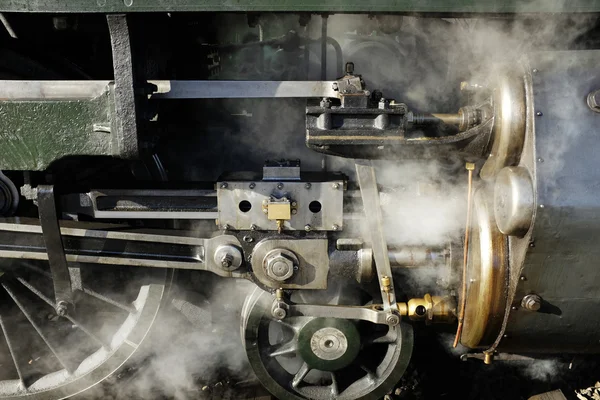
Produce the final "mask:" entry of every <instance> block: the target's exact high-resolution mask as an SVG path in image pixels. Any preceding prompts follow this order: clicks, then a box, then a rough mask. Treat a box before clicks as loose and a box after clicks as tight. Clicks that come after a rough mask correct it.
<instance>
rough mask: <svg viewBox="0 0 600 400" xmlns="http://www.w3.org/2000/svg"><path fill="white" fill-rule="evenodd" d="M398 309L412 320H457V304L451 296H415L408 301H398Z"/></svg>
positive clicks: (435, 321) (427, 322) (426, 321)
mask: <svg viewBox="0 0 600 400" xmlns="http://www.w3.org/2000/svg"><path fill="white" fill-rule="evenodd" d="M398 310H399V311H400V314H401V315H403V316H408V318H409V319H410V320H412V321H425V323H426V324H430V323H452V322H454V321H455V320H456V304H455V303H454V300H452V298H450V297H441V296H431V295H430V294H426V295H425V296H423V298H413V299H410V300H409V301H408V303H398Z"/></svg>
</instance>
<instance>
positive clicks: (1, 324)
mask: <svg viewBox="0 0 600 400" xmlns="http://www.w3.org/2000/svg"><path fill="white" fill-rule="evenodd" d="M0 328H2V333H3V334H4V340H5V341H6V346H7V347H8V351H9V352H10V357H11V358H12V360H13V364H14V365H15V369H16V370H17V374H18V375H19V381H21V386H23V388H25V389H26V387H25V381H24V380H23V374H22V373H21V368H20V367H19V363H18V362H17V357H16V354H15V350H14V349H13V346H12V342H11V340H10V338H9V337H8V332H7V331H6V325H5V324H4V319H3V318H2V315H0Z"/></svg>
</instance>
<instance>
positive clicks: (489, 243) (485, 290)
mask: <svg viewBox="0 0 600 400" xmlns="http://www.w3.org/2000/svg"><path fill="white" fill-rule="evenodd" d="M488 197H489V196H487V193H486V192H485V191H484V190H482V189H480V190H478V191H477V192H476V193H475V196H474V202H473V211H474V212H473V229H472V236H471V245H470V246H469V255H468V261H467V295H466V299H467V301H466V306H465V319H464V326H463V331H462V336H461V343H462V344H463V345H464V346H467V347H471V348H477V347H483V346H488V345H490V344H491V343H493V342H494V340H495V339H496V337H497V336H498V333H499V331H500V328H501V326H502V321H503V319H504V313H505V306H506V292H507V282H508V281H507V278H508V254H507V253H508V252H507V242H506V236H504V235H503V234H502V233H501V232H500V231H499V230H498V228H497V226H496V224H495V221H494V216H493V213H491V212H490V211H491V206H490V205H489V200H488Z"/></svg>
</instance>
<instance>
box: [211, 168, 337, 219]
mask: <svg viewBox="0 0 600 400" xmlns="http://www.w3.org/2000/svg"><path fill="white" fill-rule="evenodd" d="M284 197H285V198H287V199H288V200H289V202H290V204H291V207H292V215H291V219H289V220H286V221H285V222H284V225H283V230H305V229H306V226H307V225H309V226H310V229H311V230H318V231H336V230H341V229H342V227H343V223H344V220H343V203H344V181H343V180H341V179H340V180H334V181H328V182H311V183H308V182H289V181H287V182H276V181H272V182H264V181H258V182H249V181H243V182H240V181H236V182H231V181H228V182H218V183H217V201H218V208H219V225H220V226H222V227H223V226H227V227H228V228H230V229H239V230H250V229H253V230H276V229H277V225H276V222H275V221H273V220H270V219H269V216H270V214H271V210H269V208H268V207H263V206H264V205H269V206H270V204H269V202H270V199H272V198H274V199H282V198H284ZM294 203H295V205H294ZM271 204H272V203H271ZM288 209H289V207H288ZM294 210H295V212H296V214H293V212H294ZM265 211H266V212H265ZM282 219H284V218H282Z"/></svg>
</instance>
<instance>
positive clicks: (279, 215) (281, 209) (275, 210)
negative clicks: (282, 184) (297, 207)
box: [267, 203, 292, 220]
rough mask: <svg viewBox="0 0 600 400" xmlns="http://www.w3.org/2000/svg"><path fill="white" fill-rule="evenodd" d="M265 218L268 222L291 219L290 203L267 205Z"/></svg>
mask: <svg viewBox="0 0 600 400" xmlns="http://www.w3.org/2000/svg"><path fill="white" fill-rule="evenodd" d="M267 218H268V219H270V220H278V219H280V220H288V219H291V218H292V207H291V206H290V203H269V206H268V214H267Z"/></svg>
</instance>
